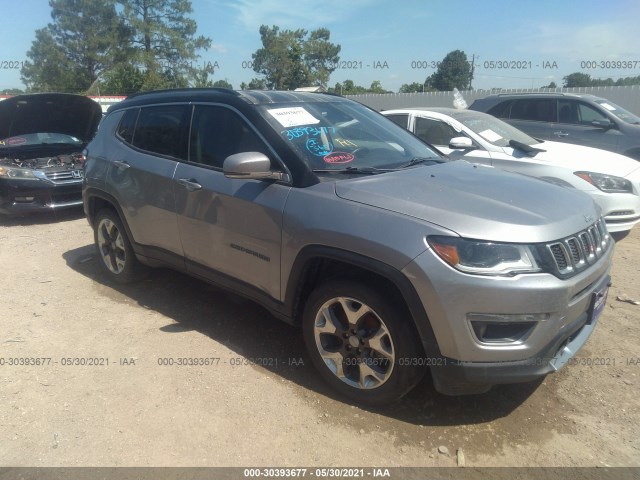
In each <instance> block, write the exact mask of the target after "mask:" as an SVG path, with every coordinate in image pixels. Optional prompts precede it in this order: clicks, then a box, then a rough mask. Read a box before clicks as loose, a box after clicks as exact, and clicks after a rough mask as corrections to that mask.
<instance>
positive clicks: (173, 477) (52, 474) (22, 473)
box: [0, 467, 640, 480]
mask: <svg viewBox="0 0 640 480" xmlns="http://www.w3.org/2000/svg"><path fill="white" fill-rule="evenodd" d="M252 478H253V479H257V478H270V479H278V478H313V479H316V478H319V479H327V480H329V479H346V478H356V479H362V478H365V479H372V478H381V479H392V480H414V479H415V480H454V479H455V480H484V479H489V480H638V479H640V467H602V468H600V467H526V468H525V467H517V468H516V467H513V468H511V467H500V468H482V467H467V468H460V467H447V468H440V467H393V468H385V467H348V468H343V467H247V468H237V467H193V468H192V467H189V468H179V467H68V468H67V467H51V468H44V467H43V468H37V467H0V480H59V479H63V480H236V479H252Z"/></svg>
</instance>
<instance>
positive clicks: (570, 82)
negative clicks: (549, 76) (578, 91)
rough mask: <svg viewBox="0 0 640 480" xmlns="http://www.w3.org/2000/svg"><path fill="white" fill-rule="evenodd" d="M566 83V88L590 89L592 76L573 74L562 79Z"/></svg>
mask: <svg viewBox="0 0 640 480" xmlns="http://www.w3.org/2000/svg"><path fill="white" fill-rule="evenodd" d="M562 80H563V81H564V87H568V88H571V87H590V86H591V82H592V80H591V75H589V74H587V73H580V72H576V73H571V74H569V75H567V76H566V77H564V78H563V79H562Z"/></svg>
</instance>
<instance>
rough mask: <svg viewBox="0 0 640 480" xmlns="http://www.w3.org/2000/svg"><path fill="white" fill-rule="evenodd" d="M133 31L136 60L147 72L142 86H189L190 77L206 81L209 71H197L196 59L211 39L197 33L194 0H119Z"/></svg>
mask: <svg viewBox="0 0 640 480" xmlns="http://www.w3.org/2000/svg"><path fill="white" fill-rule="evenodd" d="M119 3H121V4H122V6H123V17H124V19H125V23H126V25H127V26H128V27H129V29H130V30H131V32H132V35H131V45H132V47H133V49H134V52H133V55H132V60H133V62H134V64H135V65H136V66H138V67H139V68H141V69H142V70H143V72H144V81H143V84H142V87H141V89H142V90H152V89H156V88H170V87H186V86H187V85H188V83H189V80H190V79H191V80H193V81H194V82H199V83H202V82H204V83H206V82H207V78H206V76H208V74H209V73H211V72H205V73H206V74H207V75H206V76H205V78H203V73H202V72H198V71H196V68H194V65H193V62H194V61H196V60H198V58H200V55H199V54H198V53H197V52H198V51H199V50H207V49H209V47H210V46H211V39H210V38H207V37H204V36H202V35H201V36H196V31H197V24H196V21H195V20H193V19H192V18H189V17H188V15H190V14H191V13H193V8H192V6H191V1H190V0H119Z"/></svg>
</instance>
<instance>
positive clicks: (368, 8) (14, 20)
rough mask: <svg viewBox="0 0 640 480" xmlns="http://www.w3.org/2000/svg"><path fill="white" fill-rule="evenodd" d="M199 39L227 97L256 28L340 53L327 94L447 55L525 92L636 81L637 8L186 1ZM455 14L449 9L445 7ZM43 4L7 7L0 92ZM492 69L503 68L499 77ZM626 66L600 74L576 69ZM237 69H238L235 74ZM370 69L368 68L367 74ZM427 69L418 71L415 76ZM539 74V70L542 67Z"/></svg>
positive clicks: (468, 0)
mask: <svg viewBox="0 0 640 480" xmlns="http://www.w3.org/2000/svg"><path fill="white" fill-rule="evenodd" d="M192 3H193V9H194V13H193V17H194V18H195V19H196V20H197V22H198V30H199V33H200V34H203V35H206V36H208V37H210V38H211V39H212V40H213V46H212V48H211V49H210V50H209V51H206V52H202V58H201V60H200V63H204V62H211V63H212V64H214V63H215V62H217V64H218V66H219V69H218V71H216V73H215V75H214V79H226V80H227V81H229V82H231V83H232V84H233V86H234V88H239V85H240V83H241V82H242V81H245V82H248V81H249V80H250V79H251V78H253V77H254V76H256V74H255V73H254V72H253V71H252V70H251V69H250V68H246V66H247V63H248V62H250V60H251V54H252V53H253V52H254V51H255V50H256V49H257V48H259V47H260V36H259V33H258V28H259V27H260V25H261V24H267V25H278V26H280V27H281V28H292V29H294V28H305V29H309V30H310V29H314V28H318V27H326V28H328V29H329V30H330V31H331V40H332V41H333V42H335V43H338V44H340V45H341V46H342V51H341V54H340V57H341V61H343V62H344V63H343V65H342V66H343V67H352V68H341V69H338V70H336V71H335V72H334V73H333V74H332V75H331V79H330V82H329V83H330V85H332V86H333V85H334V84H335V83H336V82H341V81H344V80H346V79H351V80H353V81H355V82H356V84H360V85H364V86H369V85H370V84H371V82H372V81H374V80H378V81H380V82H381V83H382V86H383V87H385V88H386V89H388V90H393V91H397V90H398V89H399V88H400V85H402V84H403V83H411V82H423V81H424V79H425V78H426V77H427V76H428V75H430V74H431V73H433V72H434V71H435V70H434V69H433V68H431V62H437V61H440V60H442V59H443V57H444V56H445V55H446V54H447V53H448V52H450V51H451V50H455V49H460V50H463V51H464V52H465V53H466V54H467V55H468V56H469V58H471V55H472V54H476V69H475V80H474V82H473V86H474V88H492V87H502V88H530V87H539V86H543V85H547V84H548V83H549V82H551V81H554V82H556V83H557V84H558V85H561V84H562V77H563V76H565V75H567V74H569V73H572V72H576V71H584V72H587V73H590V74H591V76H592V77H602V78H606V77H612V78H614V79H615V78H618V77H626V76H637V75H640V35H639V30H640V1H638V0H610V1H606V0H567V1H559V0H556V1H552V0H536V1H530V2H523V1H517V0H512V1H508V0H484V1H473V0H457V1H456V2H451V1H446V0H423V1H419V0H324V1H321V0H295V1H291V0H192ZM453 5H455V6H453ZM50 20H51V17H50V8H49V3H48V0H22V1H21V2H15V3H13V2H12V5H11V8H4V9H3V27H2V29H1V30H0V89H5V88H12V87H18V88H22V87H23V85H22V82H21V81H20V75H19V70H15V69H11V68H9V67H11V66H14V65H15V63H14V62H20V61H23V60H26V59H27V57H26V53H27V51H28V50H29V48H30V46H31V42H32V41H33V39H34V31H35V30H36V29H38V28H42V27H44V26H45V25H46V24H47V23H48V22H49V21H50ZM491 61H501V62H504V64H505V65H506V66H508V67H516V68H506V69H505V68H500V65H499V64H498V63H494V64H491ZM591 61H594V62H611V61H614V62H615V61H627V63H626V64H618V65H616V64H615V63H614V64H611V63H604V65H603V66H604V67H605V68H599V66H598V65H596V66H598V68H589V69H587V68H581V66H586V64H584V65H581V62H591ZM243 66H244V67H245V68H243ZM376 67H377V68H376ZM423 67H426V68H423ZM545 67H547V68H545Z"/></svg>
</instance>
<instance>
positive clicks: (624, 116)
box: [595, 99, 640, 125]
mask: <svg viewBox="0 0 640 480" xmlns="http://www.w3.org/2000/svg"><path fill="white" fill-rule="evenodd" d="M595 102H596V103H597V104H599V105H600V106H601V107H602V108H605V109H607V110H608V111H609V112H611V114H612V115H615V116H616V117H618V118H619V119H620V120H622V121H623V122H627V123H632V124H634V125H640V117H637V116H636V115H634V114H633V113H631V112H629V111H628V110H625V109H624V108H622V107H619V106H618V105H616V104H615V103H611V102H609V101H608V100H604V99H601V100H596V101H595Z"/></svg>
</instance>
